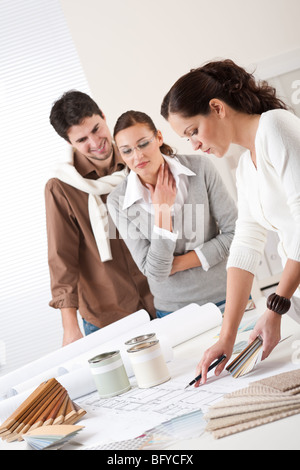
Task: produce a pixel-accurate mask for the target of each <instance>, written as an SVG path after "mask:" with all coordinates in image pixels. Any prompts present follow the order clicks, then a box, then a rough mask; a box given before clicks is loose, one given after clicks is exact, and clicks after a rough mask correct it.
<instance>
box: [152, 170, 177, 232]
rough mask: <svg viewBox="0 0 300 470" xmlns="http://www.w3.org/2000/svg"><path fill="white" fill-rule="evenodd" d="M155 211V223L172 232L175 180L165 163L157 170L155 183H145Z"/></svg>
mask: <svg viewBox="0 0 300 470" xmlns="http://www.w3.org/2000/svg"><path fill="white" fill-rule="evenodd" d="M147 187H148V189H149V190H150V194H151V200H152V203H153V206H154V212H155V225H156V226H157V227H160V228H163V229H165V230H169V231H170V232H172V230H173V228H172V216H171V209H172V206H173V204H174V203H175V199H176V192H177V189H176V182H175V179H174V176H173V175H172V173H171V171H170V169H169V166H168V165H167V163H163V164H162V165H161V167H160V169H159V171H158V176H157V181H156V185H155V186H153V185H151V184H147Z"/></svg>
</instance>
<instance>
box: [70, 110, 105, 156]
mask: <svg viewBox="0 0 300 470" xmlns="http://www.w3.org/2000/svg"><path fill="white" fill-rule="evenodd" d="M68 137H69V139H70V142H71V144H72V146H73V147H74V148H75V149H76V150H78V151H79V152H80V153H82V154H83V155H84V156H85V157H87V158H88V159H91V160H93V161H94V162H96V161H100V162H102V161H105V160H107V159H108V158H110V157H111V155H112V152H113V147H112V137H111V134H110V131H109V129H108V127H107V124H106V120H105V118H104V119H103V118H102V117H101V116H99V114H93V116H91V117H86V118H84V119H83V120H82V121H81V123H80V124H78V125H76V126H72V127H70V129H69V131H68Z"/></svg>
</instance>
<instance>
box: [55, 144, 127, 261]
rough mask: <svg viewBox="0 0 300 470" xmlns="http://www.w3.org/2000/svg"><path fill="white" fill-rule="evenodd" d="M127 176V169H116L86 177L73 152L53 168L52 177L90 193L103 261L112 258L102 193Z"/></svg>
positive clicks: (89, 208)
mask: <svg viewBox="0 0 300 470" xmlns="http://www.w3.org/2000/svg"><path fill="white" fill-rule="evenodd" d="M126 176H127V169H126V168H124V169H123V170H121V171H115V172H114V173H112V174H111V175H107V176H102V177H101V178H98V179H97V180H90V179H87V178H84V177H83V176H81V175H80V173H78V171H77V170H76V168H75V167H74V165H73V152H72V153H71V159H70V158H69V161H65V162H64V163H60V164H58V165H57V166H56V167H55V168H54V169H53V170H52V174H51V177H52V178H58V179H59V180H61V181H63V182H64V183H67V184H69V185H71V186H73V187H74V188H76V189H79V190H80V191H84V192H85V193H88V195H89V197H88V211H89V217H90V222H91V226H92V230H93V234H94V237H95V240H96V244H97V248H98V251H99V254H100V258H101V261H102V262H105V261H109V260H111V259H112V254H111V248H110V241H109V230H108V229H109V224H108V213H107V208H106V205H105V204H104V202H103V201H102V199H101V197H100V196H101V195H102V194H109V193H110V192H111V191H112V190H113V189H114V188H115V187H116V186H117V185H118V184H120V183H121V182H122V181H123V179H124V178H125V177H126Z"/></svg>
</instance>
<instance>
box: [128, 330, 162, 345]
mask: <svg viewBox="0 0 300 470" xmlns="http://www.w3.org/2000/svg"><path fill="white" fill-rule="evenodd" d="M155 340H156V334H155V333H149V334H148V335H140V336H136V337H135V338H132V339H130V340H128V341H126V343H125V344H126V346H135V345H136V344H139V343H147V342H148V341H155Z"/></svg>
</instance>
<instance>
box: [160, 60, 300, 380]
mask: <svg viewBox="0 0 300 470" xmlns="http://www.w3.org/2000/svg"><path fill="white" fill-rule="evenodd" d="M161 113H162V115H163V116H164V117H165V118H166V119H167V120H168V121H169V123H170V125H171V127H172V128H173V130H174V131H175V132H176V133H177V134H179V135H180V136H182V137H187V138H188V139H189V140H190V141H191V143H192V146H193V148H194V150H198V149H199V150H202V151H203V152H205V153H206V154H208V155H209V154H214V155H215V156H217V157H223V155H224V154H225V153H226V152H227V150H228V148H229V146H230V144H231V143H235V144H238V145H240V146H242V147H244V148H245V150H246V151H245V153H244V154H243V155H242V156H241V158H240V161H239V165H238V169H237V188H238V211H239V213H238V220H237V224H236V232H235V237H234V240H233V243H232V245H231V250H230V256H229V259H228V263H227V295H226V307H225V313H224V321H223V325H222V330H221V334H220V338H219V341H218V342H217V343H216V344H215V345H214V346H213V347H212V348H210V349H208V350H207V351H206V352H205V354H204V356H203V358H202V360H201V361H200V363H199V365H198V369H197V373H202V383H205V381H206V379H207V369H208V366H209V365H210V363H211V362H212V361H213V360H214V359H216V358H217V357H220V356H221V355H222V354H226V356H227V361H228V360H229V359H230V357H231V354H232V350H233V345H234V342H235V338H236V334H237V329H238V326H239V324H240V321H241V318H242V315H243V313H244V310H245V305H246V302H247V299H248V297H249V294H250V291H251V287H252V283H253V277H254V274H255V272H256V269H257V267H258V264H259V261H260V259H261V256H262V253H263V250H264V246H265V242H266V234H267V231H268V230H273V231H275V232H277V234H278V236H279V240H280V242H279V246H278V251H279V254H280V256H281V259H282V264H283V273H282V276H281V279H280V282H279V284H278V286H277V288H276V292H274V294H272V295H271V296H269V298H268V300H267V306H266V307H267V308H266V311H265V313H264V314H263V316H262V317H261V318H260V319H259V321H258V322H257V324H256V327H255V329H254V331H253V333H252V334H251V336H250V338H249V340H250V341H251V340H253V339H255V337H257V336H258V335H260V336H261V337H262V339H263V359H264V358H266V357H267V356H268V355H269V354H270V352H271V351H272V350H273V348H274V347H275V346H276V345H277V344H278V342H279V340H280V330H281V321H282V315H283V314H284V313H287V312H291V310H290V304H291V303H292V304H293V311H294V313H293V314H294V315H295V314H296V316H294V318H296V319H298V321H299V322H300V289H299V283H300V120H299V119H298V118H297V117H296V116H295V115H294V114H292V113H291V112H289V111H288V110H287V107H286V106H285V104H284V103H283V102H282V101H281V100H279V99H278V98H277V97H276V93H275V90H274V89H273V88H272V87H270V86H269V85H268V84H267V83H266V82H256V81H255V79H254V77H253V75H251V74H249V73H247V72H246V71H245V70H244V69H243V68H241V67H239V66H238V65H236V64H235V63H234V62H232V61H231V60H224V61H215V62H209V63H207V64H206V65H204V66H202V67H200V68H198V69H195V70H191V71H190V72H189V73H187V74H186V75H184V76H183V77H181V78H180V79H179V80H177V82H176V83H175V84H174V85H173V87H172V88H171V89H170V91H169V92H168V94H167V95H166V96H165V98H164V100H163V103H162V107H161ZM227 361H223V362H222V363H221V364H220V366H219V367H218V368H217V369H216V375H219V374H220V372H221V371H222V370H223V369H224V367H225V365H226V362H227ZM197 385H198V384H197Z"/></svg>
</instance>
